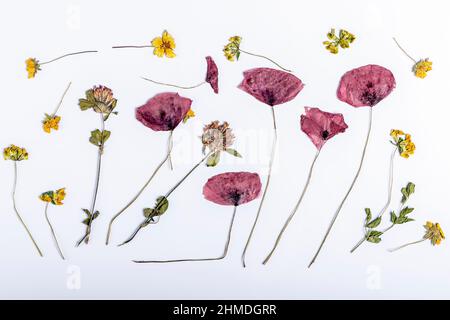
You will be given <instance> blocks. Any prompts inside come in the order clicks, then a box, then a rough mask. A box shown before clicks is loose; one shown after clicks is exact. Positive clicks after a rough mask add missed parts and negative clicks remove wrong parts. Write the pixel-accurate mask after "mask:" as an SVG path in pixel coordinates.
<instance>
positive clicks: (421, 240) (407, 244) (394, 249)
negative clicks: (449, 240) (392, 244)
mask: <svg viewBox="0 0 450 320" xmlns="http://www.w3.org/2000/svg"><path fill="white" fill-rule="evenodd" d="M425 240H428V238H423V239H420V240H417V241H414V242H409V243H406V244H404V245H402V246H400V247H397V248H393V249H388V251H389V252H394V251H397V250H400V249H402V248H405V247H408V246H410V245H413V244H417V243H421V242H423V241H425Z"/></svg>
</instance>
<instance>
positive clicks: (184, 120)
mask: <svg viewBox="0 0 450 320" xmlns="http://www.w3.org/2000/svg"><path fill="white" fill-rule="evenodd" d="M193 117H195V112H194V110H192V109H189V111H188V112H187V113H186V115H185V116H184V119H183V123H186V122H187V121H188V120H189V119H190V118H193Z"/></svg>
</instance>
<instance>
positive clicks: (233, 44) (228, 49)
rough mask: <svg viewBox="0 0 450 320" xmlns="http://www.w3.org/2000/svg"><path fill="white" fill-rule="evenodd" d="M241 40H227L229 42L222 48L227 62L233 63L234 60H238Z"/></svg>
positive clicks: (236, 38)
mask: <svg viewBox="0 0 450 320" xmlns="http://www.w3.org/2000/svg"><path fill="white" fill-rule="evenodd" d="M241 40H242V38H241V37H240V36H233V37H230V38H229V39H228V41H229V42H228V43H227V44H226V45H225V46H224V48H223V53H224V55H225V57H226V58H227V59H228V61H234V58H236V60H239V56H240V51H239V46H240V45H241Z"/></svg>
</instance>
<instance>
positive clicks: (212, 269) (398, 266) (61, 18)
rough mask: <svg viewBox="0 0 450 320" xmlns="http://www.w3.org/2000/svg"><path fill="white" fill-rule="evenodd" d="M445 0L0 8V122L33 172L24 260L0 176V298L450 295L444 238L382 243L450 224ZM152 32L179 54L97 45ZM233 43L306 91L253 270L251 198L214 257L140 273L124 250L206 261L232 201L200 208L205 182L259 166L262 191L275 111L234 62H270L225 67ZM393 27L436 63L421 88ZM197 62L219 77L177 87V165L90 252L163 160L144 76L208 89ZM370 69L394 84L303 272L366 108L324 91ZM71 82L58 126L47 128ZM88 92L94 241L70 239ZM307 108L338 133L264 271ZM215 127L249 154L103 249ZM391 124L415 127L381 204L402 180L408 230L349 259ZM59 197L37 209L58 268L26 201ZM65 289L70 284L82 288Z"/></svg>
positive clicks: (300, 157)
mask: <svg viewBox="0 0 450 320" xmlns="http://www.w3.org/2000/svg"><path fill="white" fill-rule="evenodd" d="M447 14H448V7H447V6H446V1H427V2H426V3H423V2H422V1H395V2H394V1H379V0H377V1H262V0H259V1H234V0H229V1H222V2H212V1H126V2H125V1H123V2H121V3H118V2H113V1H42V0H41V1H14V2H9V3H8V4H4V5H3V8H2V10H1V12H0V27H1V29H2V30H3V32H2V43H3V45H2V50H1V57H2V59H1V61H2V68H1V73H0V78H1V81H2V101H1V108H2V113H1V114H2V121H1V126H0V145H1V146H2V147H3V146H7V145H9V144H10V143H14V144H17V145H19V146H24V147H26V148H27V149H28V151H29V153H30V159H29V160H28V161H24V162H21V163H20V164H19V185H18V193H17V200H18V206H19V210H20V211H21V212H22V214H23V217H24V219H25V220H26V222H27V223H28V225H29V227H30V229H31V231H32V232H33V234H34V235H35V237H36V239H37V241H38V242H39V244H40V245H41V247H42V249H43V251H44V254H45V257H44V258H39V257H38V256H37V254H36V252H35V251H34V248H33V247H32V245H31V242H30V241H29V239H28V238H27V237H26V234H25V233H24V230H23V229H22V227H21V226H20V225H19V223H18V221H17V219H16V217H15V215H14V212H13V209H12V203H11V199H10V191H11V186H12V179H13V166H12V163H11V162H7V161H3V163H2V164H1V165H0V176H1V177H2V179H1V181H0V191H1V192H0V212H1V218H2V219H1V223H0V250H1V258H0V259H1V267H0V268H1V269H0V270H1V272H0V297H1V298H60V299H81V298H88V299H91V298H126V299H134V298H138V299H140V298H145V299H177V298H180V299H215V298H218V299H222V298H223V299H227V298H234V299H249V298H255V299H265V298H272V299H276V298H284V299H298V298H307V299H310V298H363V299H368V298H376V299H381V298H387V299H391V298H406V299H413V298H414V299H415V298H450V277H449V271H448V270H449V267H450V260H449V259H448V256H449V253H450V247H449V246H448V243H447V242H446V241H444V242H443V244H442V245H441V246H438V247H432V246H431V245H430V244H429V243H422V244H420V245H417V246H415V247H410V248H408V249H404V250H403V251H399V252H397V253H389V252H387V250H386V249H387V248H391V247H394V246H397V245H400V244H402V243H404V242H407V241H412V240H416V239H419V238H420V237H421V236H422V235H423V228H422V224H423V223H424V222H425V221H426V220H433V221H439V222H440V223H441V224H442V226H443V228H444V230H447V231H448V230H450V218H449V205H448V202H447V201H448V192H449V189H448V181H449V180H450V169H449V166H448V156H449V155H450V154H449V151H448V117H449V115H450V113H449V111H448V108H449V105H448V92H449V89H450V88H449V82H448V80H447V79H448V74H449V70H450V62H449V61H450V59H449V57H450V50H449V45H448V39H447V36H448V34H449V32H450V30H449V24H448V17H447ZM331 27H336V28H337V29H339V28H345V29H347V30H349V31H351V32H353V33H354V34H355V35H356V38H357V39H356V41H355V42H354V44H353V45H352V46H351V48H350V49H348V50H342V51H341V52H340V53H339V54H338V55H331V54H330V53H328V52H327V51H326V50H325V49H324V48H323V45H322V41H323V40H325V37H326V33H327V32H328V30H329V29H330V28H331ZM163 29H167V30H169V32H170V33H171V34H172V35H173V36H174V37H175V40H176V43H177V48H176V54H177V57H176V58H175V59H159V58H157V57H155V56H153V55H152V53H151V49H129V50H112V49H111V48H110V47H111V46H112V45H126V44H135V45H143V44H148V43H149V42H150V41H151V39H152V38H153V37H155V36H157V35H159V34H160V33H161V32H162V30H163ZM235 34H237V35H240V36H242V37H243V42H242V48H244V49H247V50H249V51H253V52H256V53H261V54H265V55H267V56H269V57H272V58H273V59H275V60H276V61H278V62H280V63H281V64H282V65H285V66H287V67H288V68H291V69H292V70H294V72H295V74H296V75H297V76H298V77H299V78H300V79H302V80H303V82H304V83H305V84H306V86H305V88H304V90H303V91H302V92H301V93H300V94H299V95H298V96H297V98H296V99H294V100H293V101H291V102H289V103H286V104H285V105H281V106H278V107H276V112H277V117H278V119H277V120H278V126H279V141H280V144H279V148H278V150H277V162H276V164H275V169H274V171H275V172H274V176H273V180H272V184H271V186H270V189H269V193H268V197H267V199H266V205H265V207H264V208H263V211H262V217H261V220H260V222H261V223H260V224H259V226H258V227H257V230H256V233H255V237H254V241H253V242H252V245H251V247H250V250H249V255H248V268H246V269H243V268H242V267H241V264H240V254H241V251H242V249H243V246H244V244H245V241H246V238H247V235H248V233H249V231H250V228H251V224H252V222H253V219H254V216H255V213H256V210H257V206H258V201H254V202H253V203H250V204H248V205H245V206H242V207H240V208H239V210H238V216H237V219H236V222H235V223H236V224H235V229H234V230H233V235H232V242H231V249H230V252H229V256H228V257H227V259H225V260H223V261H219V262H199V263H181V264H172V265H136V264H133V263H132V262H131V259H158V258H183V257H203V256H205V257H208V256H216V255H219V254H220V253H221V250H222V248H223V243H224V241H225V236H226V228H227V226H228V221H229V219H230V215H231V208H229V207H222V206H218V205H215V204H213V203H210V202H208V201H206V200H204V199H203V196H202V194H201V189H202V186H203V184H204V182H205V181H206V180H207V179H208V178H209V177H210V176H212V175H214V174H218V173H221V172H225V171H241V170H248V171H252V172H258V173H259V174H260V175H261V177H262V179H263V182H264V181H265V174H266V172H267V162H268V155H269V150H270V138H271V131H270V130H271V129H270V128H271V118H270V110H269V109H268V107H267V106H265V105H263V104H262V103H260V102H258V101H257V100H256V99H254V98H252V97H251V96H249V95H247V94H246V93H244V92H242V91H240V90H238V89H237V88H236V86H237V84H238V83H239V82H240V81H241V79H242V71H244V70H246V69H249V68H252V67H260V66H267V67H273V65H271V64H269V63H268V62H266V61H264V60H261V59H258V58H254V57H250V56H246V55H242V56H241V59H240V61H239V62H234V63H231V62H228V61H227V60H226V59H225V58H224V57H223V56H222V52H221V50H222V47H223V45H224V44H225V43H226V42H227V39H228V37H229V36H232V35H235ZM393 36H395V37H397V38H398V40H399V41H400V42H401V43H402V44H403V46H404V47H405V48H407V50H408V51H409V52H410V54H411V55H413V56H414V57H417V59H419V58H425V57H430V58H431V60H432V61H433V71H431V72H430V73H429V76H428V77H427V78H426V79H424V80H421V79H418V78H415V77H414V76H413V74H412V73H411V72H410V69H411V67H412V62H411V61H410V60H409V59H408V58H407V57H406V56H404V55H403V53H402V52H401V51H400V50H399V49H398V48H397V47H396V46H395V44H394V42H393V41H392V37H393ZM92 49H96V50H100V51H101V52H100V53H99V54H94V55H84V56H76V57H70V58H67V59H65V60H60V61H58V62H55V63H53V64H49V65H45V66H43V68H42V69H43V70H42V71H40V72H39V73H38V74H37V76H36V78H35V79H32V80H28V79H27V78H26V71H25V64H24V61H25V59H26V58H28V57H36V58H38V59H40V60H41V61H45V60H49V59H52V58H54V57H57V56H59V55H61V54H64V53H67V52H73V51H78V50H92ZM207 55H211V56H213V57H214V59H215V60H216V63H217V64H218V67H219V70H220V94H219V95H214V94H213V93H212V90H211V88H209V87H208V86H203V87H201V88H199V89H196V90H190V91H188V90H185V91H180V94H182V95H184V96H187V97H189V98H191V99H193V101H194V102H193V106H192V107H193V109H194V110H195V112H196V113H197V117H196V118H195V119H193V120H191V121H189V123H188V124H186V125H181V126H180V127H179V128H178V129H177V130H176V131H175V149H174V153H175V154H174V162H175V170H174V171H173V172H170V171H169V169H168V168H167V167H164V168H163V169H162V171H161V172H160V174H159V175H158V176H157V178H156V179H155V180H154V182H153V183H152V185H151V186H150V187H149V188H148V189H147V190H146V191H145V193H144V194H143V196H142V197H141V198H140V199H139V200H138V201H137V202H136V203H135V205H133V207H132V208H130V209H129V210H128V211H127V212H126V213H125V214H124V215H123V216H122V217H121V218H120V219H118V221H117V223H116V225H115V228H114V230H113V234H112V243H113V244H114V245H110V246H109V247H105V245H104V240H105V235H106V228H107V223H108V221H109V219H110V218H111V216H112V215H113V214H114V213H115V212H116V211H117V210H118V209H119V208H121V207H122V206H123V205H124V204H125V203H126V202H127V201H128V200H129V198H131V197H132V195H134V193H135V192H136V191H137V190H138V188H139V187H140V186H141V185H142V184H143V183H144V181H145V180H146V179H147V177H148V175H149V174H150V173H151V172H152V170H153V168H154V167H155V166H156V164H157V163H159V161H160V160H161V159H162V157H163V156H164V152H165V148H166V139H167V135H166V134H165V133H155V132H153V131H151V130H149V129H147V128H146V127H144V126H142V125H141V124H140V123H138V122H137V121H136V120H135V118H134V109H135V107H137V106H140V105H141V104H143V103H144V102H145V101H146V100H147V99H148V98H150V97H152V96H153V95H154V94H156V93H158V92H163V91H170V90H171V89H170V88H169V89H168V88H164V87H160V86H157V85H154V84H151V83H148V82H145V81H143V80H141V79H140V78H139V77H140V76H147V77H151V78H153V79H156V80H160V81H167V82H173V83H179V84H186V85H189V84H193V83H197V82H199V81H201V80H203V77H204V74H205V68H206V63H205V60H204V57H205V56H207ZM369 63H375V64H380V65H382V66H385V67H387V68H389V69H390V70H392V72H393V73H394V75H395V77H396V80H397V88H396V90H395V91H394V92H393V93H392V94H391V95H390V96H389V97H388V98H386V99H385V100H384V101H383V102H381V103H380V104H379V105H378V106H376V107H375V109H374V127H373V136H372V139H371V141H370V146H369V149H368V153H367V161H366V162H365V165H364V170H363V172H362V175H361V178H360V179H359V181H358V183H357V185H356V188H355V190H354V192H353V193H352V195H351V196H350V198H349V201H348V202H347V204H346V205H345V207H344V208H343V210H342V212H341V213H342V215H341V216H340V218H339V219H338V221H337V223H336V225H335V228H334V229H333V231H332V234H331V236H330V237H329V240H328V242H327V243H326V246H325V248H324V250H323V251H322V253H321V255H320V256H319V258H318V260H317V262H316V264H315V265H313V267H312V268H311V269H309V270H308V269H307V268H306V266H307V264H308V262H309V260H310V259H311V257H312V255H313V253H314V252H315V250H316V249H317V246H318V244H319V242H320V239H321V238H322V236H323V234H324V232H325V229H326V227H327V225H328V222H329V220H330V219H331V216H332V215H333V213H334V210H335V208H336V206H337V204H338V203H339V201H340V200H341V198H342V196H343V195H344V193H345V191H346V188H347V187H348V185H349V183H350V182H351V179H352V177H353V174H354V172H355V170H356V168H357V164H358V159H359V156H360V152H361V149H362V146H363V140H364V134H365V132H366V128H367V116H368V109H366V108H360V109H354V108H352V107H350V106H348V105H346V104H344V103H342V102H340V101H338V100H337V98H336V95H335V91H336V87H337V84H338V82H339V79H340V77H341V75H342V74H343V73H344V72H345V71H347V70H349V69H352V68H355V67H358V66H361V65H365V64H369ZM69 81H73V85H72V88H71V89H70V91H69V93H68V95H67V97H66V99H65V101H64V104H63V107H62V109H61V110H60V112H59V114H60V115H61V116H62V121H61V128H60V130H59V131H58V132H53V133H52V134H50V135H48V134H45V133H44V132H43V131H42V128H41V120H42V117H43V114H44V112H51V111H52V110H53V108H54V107H55V105H56V103H57V102H58V100H59V98H60V95H61V94H62V92H63V90H64V88H65V87H66V85H67V83H68V82H69ZM96 84H104V85H106V86H108V87H110V88H112V89H113V90H114V94H115V96H116V97H117V99H118V105H117V111H119V115H118V116H117V117H115V116H113V117H111V118H110V120H109V121H108V122H107V128H108V129H109V130H111V131H112V136H111V138H110V140H109V141H108V143H107V146H106V150H105V155H104V167H103V171H102V178H101V182H100V191H99V198H98V205H97V208H98V209H99V210H100V212H101V215H100V217H99V218H98V220H96V221H95V223H94V225H93V234H92V237H91V243H90V244H89V246H81V247H80V248H75V247H74V244H75V242H76V240H78V239H79V237H81V236H82V234H83V232H84V226H83V225H82V224H81V223H80V221H81V220H82V219H83V218H84V217H83V213H82V212H81V210H80V209H81V208H86V207H88V206H89V204H90V201H91V194H92V188H93V183H94V174H95V161H96V152H97V150H96V148H95V147H94V146H92V145H91V144H89V143H88V141H87V140H88V137H89V132H90V131H91V130H93V129H95V128H97V127H98V126H99V119H98V117H97V115H96V114H94V113H93V112H91V111H86V112H81V111H80V110H79V107H78V106H77V101H78V99H79V98H81V97H83V96H84V91H85V90H87V89H89V88H90V87H92V86H93V85H96ZM304 106H317V107H320V108H322V109H324V110H326V111H331V112H341V113H343V114H344V116H345V119H346V122H347V123H348V125H349V129H348V130H347V132H346V133H344V134H341V135H339V136H337V137H335V138H333V140H331V141H329V142H328V143H327V145H326V146H325V147H324V149H323V152H322V154H321V156H320V158H319V160H318V162H317V167H316V169H317V170H316V171H315V172H314V176H313V180H312V183H311V185H310V189H309V192H308V194H307V196H306V197H305V199H304V202H303V205H302V207H301V208H300V210H299V212H298V215H297V216H296V218H295V219H294V221H293V223H292V224H291V226H290V227H289V229H288V231H287V233H286V235H285V237H284V239H283V241H282V243H281V246H280V247H279V250H278V251H277V253H276V254H275V256H274V257H273V259H272V260H271V261H270V263H269V264H268V265H267V266H262V265H261V261H262V259H263V258H264V257H265V255H266V254H267V252H268V250H269V248H270V246H271V245H272V243H273V241H274V238H275V236H276V233H277V232H278V231H279V228H280V227H281V225H282V223H283V222H284V219H285V218H286V217H287V215H288V213H289V210H290V209H291V207H292V206H293V205H294V203H295V202H296V200H297V197H298V194H299V192H300V190H301V188H302V186H303V183H304V181H305V178H306V174H307V169H308V166H309V164H310V162H311V160H312V158H313V156H314V152H315V148H314V146H313V145H312V143H311V142H310V141H309V140H308V139H307V137H306V136H305V135H304V134H303V133H302V132H301V131H300V129H299V117H300V114H301V113H302V112H303V107H304ZM215 119H218V120H227V121H229V122H230V124H231V125H232V127H233V128H235V131H236V132H235V133H236V136H237V143H236V146H235V147H236V149H237V150H239V151H240V152H241V153H242V154H243V155H244V159H242V160H239V159H236V160H235V159H230V157H227V156H225V155H224V156H223V157H222V160H223V161H222V162H221V163H220V165H219V166H217V167H216V168H206V167H201V168H199V169H198V170H197V171H196V172H195V173H194V174H193V175H192V177H191V178H189V179H188V180H187V181H186V182H185V183H184V184H183V185H182V186H181V187H180V188H179V189H178V190H177V191H176V192H175V193H174V194H173V197H172V198H171V201H170V209H169V211H168V212H167V214H166V215H165V216H164V217H162V219H161V221H160V223H159V224H157V225H156V226H151V227H149V228H147V229H145V230H144V231H143V232H142V233H141V234H139V236H138V237H137V238H136V239H135V241H134V242H132V243H131V244H130V245H128V246H124V247H120V248H118V247H116V246H115V244H117V243H118V242H119V241H122V240H124V239H125V237H127V236H128V235H129V234H130V232H132V230H134V228H135V226H136V225H137V223H138V222H140V221H141V219H142V213H141V209H142V208H143V207H145V206H151V205H152V204H153V203H154V199H155V198H156V197H157V196H158V195H160V194H162V193H164V192H165V191H166V190H167V189H168V188H170V187H171V186H172V185H173V184H174V183H175V182H176V181H177V179H178V178H180V177H181V176H182V175H183V174H184V173H185V172H186V171H187V170H189V168H190V167H191V166H192V165H193V164H194V163H195V162H196V161H197V159H199V158H200V157H201V144H200V142H199V140H198V138H197V137H198V135H200V132H201V126H202V125H203V124H204V123H207V122H209V121H212V120H215ZM391 128H398V129H403V130H405V131H407V132H409V133H411V134H412V137H413V140H414V141H415V143H416V146H417V151H416V154H415V155H414V156H413V157H411V158H410V159H407V160H405V159H402V158H399V157H397V158H396V168H395V184H394V200H393V207H397V203H398V201H399V189H400V187H401V186H403V185H404V184H406V182H408V181H413V182H415V183H416V185H417V187H416V194H414V196H413V197H412V198H411V203H410V204H411V205H412V206H414V207H415V208H416V211H415V212H414V213H413V214H412V216H413V217H415V218H416V219H417V221H416V222H413V223H409V224H407V225H403V226H400V227H398V229H397V228H396V229H393V230H392V231H391V232H390V233H389V234H386V236H385V237H384V238H383V242H382V243H380V244H378V245H369V244H365V245H363V246H362V247H361V248H360V249H359V250H358V251H357V252H356V253H355V254H352V255H351V254H349V249H350V248H351V247H352V246H353V244H354V243H355V242H356V241H357V240H358V239H359V238H360V237H361V235H362V234H361V232H362V231H361V225H362V221H363V218H364V212H363V208H364V207H366V206H370V207H372V208H373V210H374V211H377V210H379V209H381V207H382V206H383V204H384V202H385V199H386V191H387V190H386V189H387V188H386V187H387V186H386V184H387V173H388V158H389V154H390V152H391V145H390V144H389V142H388V139H389V137H388V135H389V130H390V129H391ZM63 186H64V187H66V188H67V199H66V201H65V204H64V206H62V207H51V208H50V211H49V214H50V217H51V219H52V220H53V223H54V227H55V229H56V232H57V233H58V235H59V238H60V242H61V246H62V248H63V250H64V252H65V253H66V255H67V257H68V260H67V261H61V260H60V258H59V256H58V254H57V251H56V249H55V247H54V245H53V242H52V238H51V235H50V232H49V230H48V227H47V225H46V222H45V219H44V212H43V209H44V204H43V203H42V202H40V201H39V200H38V198H37V196H38V195H39V194H40V193H41V192H43V191H46V190H49V189H56V188H59V187H63ZM78 284H79V286H78Z"/></svg>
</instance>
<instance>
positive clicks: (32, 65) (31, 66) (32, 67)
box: [25, 58, 41, 79]
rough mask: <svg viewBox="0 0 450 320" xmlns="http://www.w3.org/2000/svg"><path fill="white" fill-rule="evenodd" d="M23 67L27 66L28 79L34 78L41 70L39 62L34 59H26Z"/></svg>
mask: <svg viewBox="0 0 450 320" xmlns="http://www.w3.org/2000/svg"><path fill="white" fill-rule="evenodd" d="M25 65H26V66H27V72H28V79H31V78H34V77H35V76H36V73H37V72H38V71H39V70H41V67H40V65H39V61H38V60H36V59H35V58H28V59H27V60H25Z"/></svg>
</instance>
